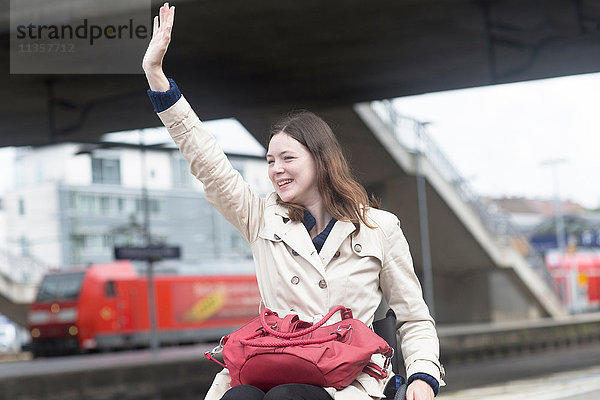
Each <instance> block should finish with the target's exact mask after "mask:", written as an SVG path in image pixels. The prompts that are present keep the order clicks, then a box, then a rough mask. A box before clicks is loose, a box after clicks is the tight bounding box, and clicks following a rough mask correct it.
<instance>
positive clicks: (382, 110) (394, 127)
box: [371, 100, 528, 247]
mask: <svg viewBox="0 0 600 400" xmlns="http://www.w3.org/2000/svg"><path fill="white" fill-rule="evenodd" d="M371 109H372V110H373V111H374V112H375V114H376V115H377V116H378V117H379V118H380V119H381V121H382V122H383V123H384V124H385V125H386V126H387V127H388V128H389V129H390V131H392V132H393V133H394V137H395V138H396V140H398V142H399V143H400V144H401V145H402V146H403V147H404V148H405V149H406V150H408V151H409V152H410V153H413V154H416V153H419V152H420V153H421V154H422V155H423V156H424V157H425V158H426V159H427V160H428V161H429V163H430V164H431V165H432V166H433V167H434V168H435V169H436V170H437V172H438V173H439V174H440V175H441V176H442V177H443V178H444V179H445V180H446V182H448V183H449V184H451V185H452V186H453V187H454V189H455V190H456V192H457V193H458V194H459V195H460V197H461V198H462V200H463V201H464V202H465V203H466V204H468V206H469V207H470V208H471V209H472V210H473V211H474V212H475V213H476V214H477V215H478V216H479V218H480V219H481V221H482V222H483V225H484V226H485V227H486V229H487V231H488V232H490V233H491V234H492V235H493V236H494V237H495V238H496V239H497V241H498V242H499V244H502V245H505V246H508V245H514V242H515V241H518V242H519V243H521V244H522V245H523V246H525V247H528V244H523V240H522V239H523V234H522V233H521V232H520V231H519V229H518V228H517V227H515V226H514V225H513V224H512V223H511V221H510V219H509V216H508V215H507V214H505V213H502V212H501V211H500V210H498V208H497V207H496V206H495V205H493V204H489V203H486V202H484V201H483V200H481V198H480V197H479V195H478V194H477V193H476V192H475V191H474V190H473V189H472V188H471V186H470V185H469V183H468V181H467V180H465V179H464V178H463V177H462V176H461V174H460V173H459V172H458V170H457V169H456V167H455V166H454V164H453V163H452V162H451V161H450V160H449V159H448V157H447V156H446V154H445V153H444V152H443V151H442V149H441V148H440V147H439V145H438V144H437V143H436V142H435V140H434V139H433V138H432V137H431V136H430V135H429V134H428V132H427V125H428V123H426V122H422V121H419V120H417V119H415V118H411V117H407V116H404V115H402V114H400V113H399V112H398V111H397V110H396V108H395V107H394V105H393V103H392V101H390V100H382V101H374V102H371Z"/></svg>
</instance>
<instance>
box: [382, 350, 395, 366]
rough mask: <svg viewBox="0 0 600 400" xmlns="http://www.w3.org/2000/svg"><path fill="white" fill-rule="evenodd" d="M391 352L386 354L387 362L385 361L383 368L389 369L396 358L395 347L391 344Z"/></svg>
mask: <svg viewBox="0 0 600 400" xmlns="http://www.w3.org/2000/svg"><path fill="white" fill-rule="evenodd" d="M390 350H391V351H390V354H388V355H387V356H385V362H384V363H383V369H387V368H388V367H389V366H390V363H391V362H392V358H394V348H393V347H391V346H390Z"/></svg>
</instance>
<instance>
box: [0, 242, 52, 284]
mask: <svg viewBox="0 0 600 400" xmlns="http://www.w3.org/2000/svg"><path fill="white" fill-rule="evenodd" d="M48 269H49V268H48V266H47V265H45V264H43V263H41V262H39V261H37V260H35V259H33V258H31V257H23V256H17V255H15V254H12V253H10V252H9V251H8V250H6V249H0V274H2V275H3V276H4V277H6V278H7V279H8V280H9V281H11V282H13V283H16V284H23V285H35V284H37V283H38V282H39V281H40V280H41V279H42V276H43V275H44V274H45V273H46V271H48Z"/></svg>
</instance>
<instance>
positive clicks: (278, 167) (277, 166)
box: [273, 161, 283, 173]
mask: <svg viewBox="0 0 600 400" xmlns="http://www.w3.org/2000/svg"><path fill="white" fill-rule="evenodd" d="M273 172H274V173H280V172H283V164H282V163H280V162H278V161H274V162H273Z"/></svg>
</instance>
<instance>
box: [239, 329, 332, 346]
mask: <svg viewBox="0 0 600 400" xmlns="http://www.w3.org/2000/svg"><path fill="white" fill-rule="evenodd" d="M260 335H261V333H260V332H258V333H257V334H255V335H252V336H250V337H249V338H247V339H240V343H241V344H243V345H245V346H252V347H290V346H304V345H307V344H320V343H327V342H331V341H333V340H336V339H338V338H340V337H342V336H343V334H342V333H340V332H337V331H335V332H332V333H331V334H330V335H328V336H324V337H320V338H316V339H297V340H286V341H272V342H258V341H253V340H252V339H254V338H256V337H257V336H260Z"/></svg>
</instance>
